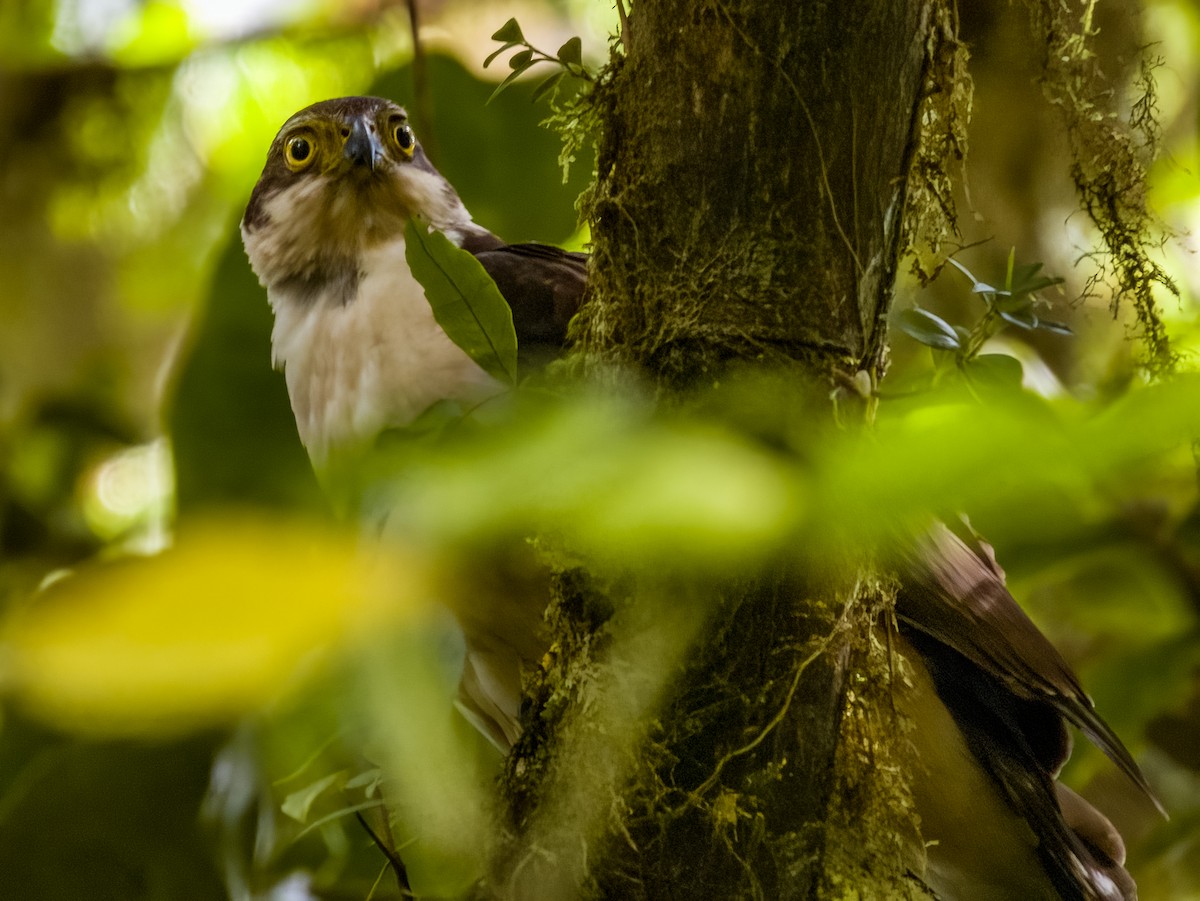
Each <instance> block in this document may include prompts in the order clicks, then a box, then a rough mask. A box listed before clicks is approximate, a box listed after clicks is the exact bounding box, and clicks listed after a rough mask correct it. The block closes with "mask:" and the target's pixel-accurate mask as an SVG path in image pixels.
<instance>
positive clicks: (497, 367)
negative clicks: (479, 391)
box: [404, 221, 517, 385]
mask: <svg viewBox="0 0 1200 901" xmlns="http://www.w3.org/2000/svg"><path fill="white" fill-rule="evenodd" d="M404 240H405V257H406V258H407V260H408V267H409V269H411V270H412V273H413V276H414V277H415V278H416V280H417V281H418V282H420V283H421V287H423V288H424V289H425V297H426V298H427V299H428V300H429V305H430V307H432V308H433V318H434V319H436V320H437V322H438V325H440V326H441V327H442V328H443V329H445V331H446V334H447V335H449V336H450V340H451V341H453V342H454V343H455V344H457V345H458V346H459V347H461V348H462V349H463V350H464V351H466V352H467V354H468V355H469V356H470V357H471V359H472V360H474V361H475V362H476V363H478V364H479V365H480V366H481V367H482V368H483V369H484V370H485V371H486V372H487V373H489V374H490V375H492V376H495V377H496V378H497V379H499V380H500V381H502V382H504V383H506V384H509V385H512V384H515V383H516V380H517V332H516V329H515V328H514V327H513V320H512V310H511V309H510V308H509V306H508V303H507V302H506V301H505V300H504V297H503V296H502V295H501V294H500V289H499V288H497V287H496V283H495V282H494V281H492V277H491V276H490V275H488V274H487V270H486V269H484V268H483V266H482V264H481V263H480V262H479V261H478V260H477V259H475V257H474V256H473V255H472V254H471V253H470V252H468V251H466V250H463V249H462V248H460V247H456V246H455V245H454V244H453V243H452V242H451V241H450V239H449V238H447V237H446V236H445V235H443V234H442V233H441V232H438V231H432V232H430V231H426V230H425V226H424V225H423V224H420V223H417V222H415V221H410V222H409V223H408V227H407V228H406V229H405V232H404Z"/></svg>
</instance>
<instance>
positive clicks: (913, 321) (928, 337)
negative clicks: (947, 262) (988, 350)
mask: <svg viewBox="0 0 1200 901" xmlns="http://www.w3.org/2000/svg"><path fill="white" fill-rule="evenodd" d="M951 262H954V261H953V260H951ZM896 325H898V326H899V327H900V329H901V330H902V331H903V332H905V333H906V334H908V335H911V336H912V337H913V338H916V339H917V340H918V341H920V342H921V343H922V344H927V345H929V346H930V347H936V348H938V349H939V350H958V349H959V348H960V347H961V346H962V345H961V342H960V340H959V337H958V333H957V332H955V331H954V328H953V326H951V325H950V323H948V322H946V320H944V319H942V318H940V317H938V316H935V315H933V314H932V313H930V312H929V311H928V310H922V309H921V308H919V307H913V308H912V309H911V310H902V311H901V312H900V315H898V316H897V317H896Z"/></svg>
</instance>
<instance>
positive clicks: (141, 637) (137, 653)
mask: <svg viewBox="0 0 1200 901" xmlns="http://www.w3.org/2000/svg"><path fill="white" fill-rule="evenodd" d="M426 585H427V579H426V577H425V575H424V573H423V572H422V568H421V567H420V566H417V565H414V564H413V563H412V561H410V560H400V559H399V555H398V554H396V553H393V552H392V551H390V550H389V551H388V552H387V553H386V554H385V553H380V552H379V551H378V550H377V549H376V550H372V549H365V548H364V547H363V546H362V544H361V542H359V541H358V540H356V539H355V538H354V537H352V536H348V535H345V534H342V533H337V532H334V531H332V530H330V529H328V528H324V527H318V526H314V525H312V524H301V523H297V522H295V521H293V520H282V519H280V520H267V519H262V518H257V519H256V518H248V517H242V516H239V517H232V516H227V517H223V518H220V519H212V520H207V521H205V522H203V523H200V524H197V525H193V526H189V527H184V528H183V529H181V531H180V534H179V536H178V539H177V541H176V543H175V545H174V546H173V547H172V548H171V549H169V550H167V551H165V552H163V553H162V554H159V555H157V556H155V557H149V558H136V559H126V560H122V561H119V562H117V563H110V564H104V565H96V566H90V567H87V568H83V569H81V570H80V571H79V572H78V573H76V574H75V575H72V576H69V577H67V578H66V579H63V580H62V581H61V582H59V583H57V584H55V585H53V586H52V587H51V588H49V589H48V590H47V591H46V592H45V593H44V594H43V595H42V596H41V597H39V598H37V599H36V601H35V602H34V603H33V604H32V605H31V606H30V607H28V608H27V609H25V610H24V611H22V612H21V613H19V614H17V615H14V616H11V617H10V618H9V620H8V622H6V623H5V624H4V626H3V628H2V629H0V664H2V665H0V685H3V686H4V688H5V689H6V691H7V692H8V693H10V694H12V695H14V696H15V697H16V699H17V700H18V701H19V702H20V703H22V704H23V705H24V706H26V707H27V708H28V709H29V710H30V711H31V712H32V713H34V714H35V715H37V716H39V717H40V718H42V719H45V720H48V721H50V722H51V723H53V724H55V725H57V726H60V727H63V728H68V729H74V730H78V731H82V732H86V733H90V734H95V735H167V734H174V733H179V732H183V731H188V730H194V729H198V728H203V727H206V726H211V725H215V724H219V723H221V722H224V721H227V720H229V719H231V718H233V717H236V716H238V715H240V714H243V713H246V712H248V711H251V710H254V709H257V708H259V707H261V706H262V705H264V704H268V703H270V702H271V701H273V700H274V699H276V698H278V697H279V696H280V695H281V694H282V693H283V692H284V691H286V690H287V689H288V688H289V687H293V686H295V685H296V684H298V683H299V682H300V681H301V680H302V679H303V678H304V677H305V676H307V675H309V674H311V673H312V671H313V670H314V669H316V668H319V667H320V665H321V664H322V663H323V662H324V661H325V660H326V659H327V658H328V655H329V652H330V651H331V650H334V649H336V648H338V647H345V645H346V644H347V643H349V642H351V641H353V640H354V639H356V638H360V637H362V636H364V635H366V634H369V633H370V632H371V631H372V630H377V629H378V628H379V626H380V625H381V624H383V623H385V622H390V621H393V620H394V619H396V618H397V617H399V616H408V615H412V614H413V613H414V612H416V611H417V610H420V609H424V607H425V599H426V595H427V589H426Z"/></svg>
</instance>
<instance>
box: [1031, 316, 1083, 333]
mask: <svg viewBox="0 0 1200 901" xmlns="http://www.w3.org/2000/svg"><path fill="white" fill-rule="evenodd" d="M1038 328H1040V329H1041V330H1042V331H1044V332H1054V334H1056V335H1073V334H1075V332H1074V330H1073V329H1072V328H1071V327H1070V326H1069V325H1067V324H1066V323H1065V322H1051V321H1050V320H1048V319H1043V320H1041V321H1040V322H1038Z"/></svg>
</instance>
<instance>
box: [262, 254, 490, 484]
mask: <svg viewBox="0 0 1200 901" xmlns="http://www.w3.org/2000/svg"><path fill="white" fill-rule="evenodd" d="M360 273H362V278H361V280H360V281H359V283H358V287H357V294H356V295H355V296H354V297H353V299H352V300H350V302H348V303H346V302H343V301H342V299H341V298H340V297H333V296H329V297H324V296H318V297H315V298H313V297H308V298H300V297H294V296H289V295H288V293H287V292H286V291H285V290H281V289H279V288H271V289H269V290H268V297H269V298H270V301H271V306H272V307H273V308H274V310H275V328H274V331H273V332H272V334H271V346H272V352H273V354H274V358H275V365H276V366H277V367H280V368H282V369H283V370H284V374H285V376H286V378H287V386H288V394H289V395H290V396H291V401H292V411H293V413H294V414H295V416H296V426H297V428H298V429H299V431H300V438H301V440H302V441H303V442H304V445H305V447H307V448H308V452H309V456H310V457H311V458H312V459H313V462H314V463H316V464H318V465H319V464H321V463H323V462H325V461H326V460H327V459H328V455H329V452H330V450H331V449H332V448H334V447H339V446H344V445H352V444H357V443H360V442H366V441H369V440H371V439H372V438H373V437H374V436H375V435H376V434H377V433H378V432H379V431H380V430H381V429H383V428H388V427H397V426H404V425H407V424H409V423H411V422H412V421H413V420H414V419H415V418H416V417H417V416H419V415H420V414H421V413H422V412H423V411H425V410H426V409H428V408H429V407H430V406H432V405H433V404H435V403H437V402H438V401H441V400H459V401H463V402H468V403H470V402H475V401H479V400H482V399H484V398H486V397H489V396H491V395H494V394H496V393H498V392H499V390H500V387H501V386H500V383H499V382H497V381H496V380H495V379H493V378H492V377H491V376H489V375H488V374H487V373H486V372H485V371H484V370H483V369H481V368H480V367H479V366H478V365H477V364H476V363H475V362H474V361H473V360H471V358H470V357H469V356H467V354H466V353H465V352H464V351H462V350H461V349H460V348H459V347H458V346H457V345H455V344H454V343H453V342H452V341H451V340H450V339H449V338H448V337H447V336H446V333H445V332H444V331H442V328H441V326H439V325H438V324H437V322H436V321H435V320H434V318H433V311H432V310H431V309H430V307H429V302H428V301H427V300H426V299H425V292H424V289H423V288H422V287H421V286H420V284H419V283H418V282H417V281H416V279H414V278H413V277H412V274H411V273H410V272H409V269H408V263H407V262H406V261H405V258H404V239H403V238H399V239H396V240H394V241H390V242H388V243H386V244H382V245H379V246H377V247H375V248H373V249H371V250H369V251H366V252H365V253H364V255H363V258H362V260H361V261H360Z"/></svg>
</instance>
